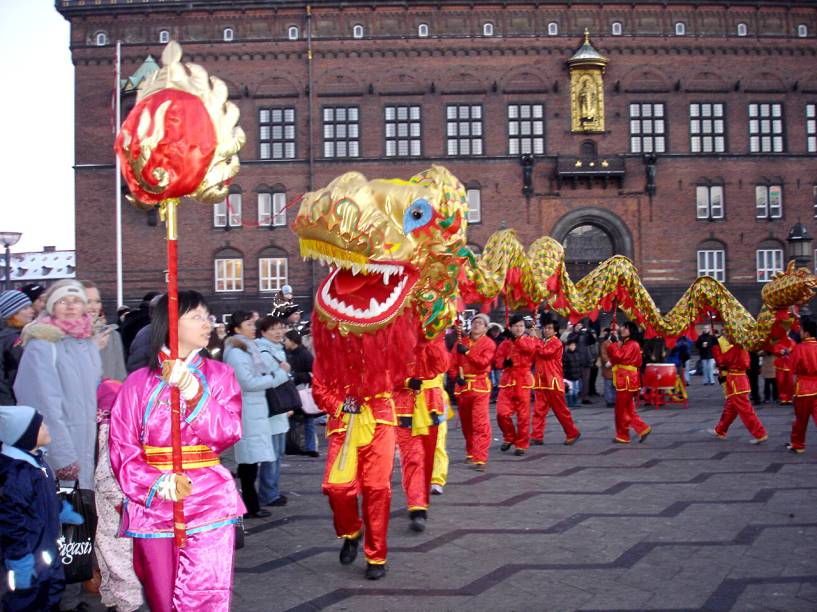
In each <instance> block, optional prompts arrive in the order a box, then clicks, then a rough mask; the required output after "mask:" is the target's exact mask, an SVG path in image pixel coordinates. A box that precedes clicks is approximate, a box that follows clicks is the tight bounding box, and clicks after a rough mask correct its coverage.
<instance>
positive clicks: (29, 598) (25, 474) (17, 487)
mask: <svg viewBox="0 0 817 612" xmlns="http://www.w3.org/2000/svg"><path fill="white" fill-rule="evenodd" d="M50 441H51V438H50V436H49V433H48V427H47V426H46V425H45V424H44V423H43V417H42V415H41V414H40V413H39V412H37V411H36V410H34V409H33V408H31V407H29V406H1V407H0V442H2V444H3V446H2V449H0V491H2V496H0V559H2V562H3V568H4V570H5V573H6V584H7V585H8V591H7V592H6V593H5V595H3V610H4V611H8V612H16V611H17V610H19V611H20V612H29V611H32V610H59V607H60V606H59V604H60V599H61V598H62V593H63V590H64V589H65V576H64V574H63V569H62V561H61V559H60V556H59V554H58V553H57V540H58V539H59V537H60V523H70V524H73V525H81V524H82V522H83V519H82V517H81V516H80V515H79V514H77V513H76V512H74V511H73V508H72V507H71V504H69V503H68V502H63V503H60V500H59V497H57V485H56V482H55V481H54V472H53V471H52V470H51V468H50V467H49V465H48V464H47V463H46V462H45V458H44V456H43V451H42V450H39V449H40V447H42V446H45V445H47V444H48V443H49V442H50Z"/></svg>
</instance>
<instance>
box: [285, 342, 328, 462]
mask: <svg viewBox="0 0 817 612" xmlns="http://www.w3.org/2000/svg"><path fill="white" fill-rule="evenodd" d="M284 350H286V354H287V362H288V363H289V365H290V367H291V368H292V370H291V373H292V382H294V383H295V385H297V387H298V389H304V388H307V387H311V386H312V361H313V360H314V357H313V356H312V353H310V352H309V349H307V348H306V347H305V346H304V345H303V337H302V336H301V332H299V331H298V330H296V329H290V330H287V332H286V333H285V334H284ZM303 419H304V448H303V454H305V455H307V456H309V457H320V453H319V452H318V439H317V436H316V435H315V415H314V414H304V415H303Z"/></svg>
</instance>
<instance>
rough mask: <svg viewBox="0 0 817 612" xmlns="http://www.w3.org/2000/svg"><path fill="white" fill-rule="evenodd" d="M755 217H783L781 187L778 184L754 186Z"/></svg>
mask: <svg viewBox="0 0 817 612" xmlns="http://www.w3.org/2000/svg"><path fill="white" fill-rule="evenodd" d="M755 217H756V218H758V219H780V218H782V217H783V188H782V187H781V186H780V185H757V186H756V187H755Z"/></svg>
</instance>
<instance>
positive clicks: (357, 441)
mask: <svg viewBox="0 0 817 612" xmlns="http://www.w3.org/2000/svg"><path fill="white" fill-rule="evenodd" d="M374 397H377V398H382V397H388V398H390V397H391V393H379V394H378V395H375V396H374ZM366 399H367V400H368V399H371V398H366ZM342 409H343V406H339V407H338V411H339V412H340V411H341V410H342ZM343 422H344V424H345V425H346V433H345V434H344V437H343V446H342V447H341V449H340V452H339V453H338V456H337V457H335V461H334V463H332V469H331V470H330V472H329V482H330V483H331V484H342V483H345V482H351V481H352V480H354V478H355V475H356V474H357V449H358V448H361V447H362V446H366V445H368V444H371V442H372V438H373V437H374V429H375V427H376V426H377V421H375V418H374V415H373V414H372V409H371V408H370V407H369V404H368V403H364V404H363V405H362V406H361V407H360V413H359V414H350V413H348V412H347V413H345V414H344V415H343Z"/></svg>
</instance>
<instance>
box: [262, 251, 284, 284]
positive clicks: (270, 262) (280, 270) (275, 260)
mask: <svg viewBox="0 0 817 612" xmlns="http://www.w3.org/2000/svg"><path fill="white" fill-rule="evenodd" d="M286 284H287V260H286V258H285V257H262V258H261V259H259V260H258V287H259V290H260V291H278V290H279V289H280V288H281V287H283V286H284V285H286Z"/></svg>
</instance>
